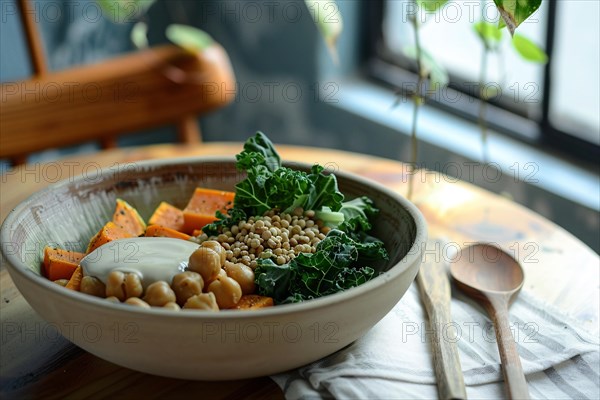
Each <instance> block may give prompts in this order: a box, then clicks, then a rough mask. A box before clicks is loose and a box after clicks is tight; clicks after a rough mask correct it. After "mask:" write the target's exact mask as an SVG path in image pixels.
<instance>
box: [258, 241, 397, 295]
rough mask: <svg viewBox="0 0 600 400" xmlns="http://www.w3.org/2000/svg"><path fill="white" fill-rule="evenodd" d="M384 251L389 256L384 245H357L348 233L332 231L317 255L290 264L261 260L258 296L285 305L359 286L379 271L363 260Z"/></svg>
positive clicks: (318, 249) (308, 255)
mask: <svg viewBox="0 0 600 400" xmlns="http://www.w3.org/2000/svg"><path fill="white" fill-rule="evenodd" d="M380 249H383V251H384V252H385V249H384V248H383V243H382V242H371V243H357V242H355V241H354V240H353V239H352V238H351V237H350V236H348V235H346V234H345V233H344V232H342V231H339V230H332V231H331V232H330V233H329V234H328V235H327V237H326V238H325V239H323V240H322V241H321V242H319V244H318V245H317V247H316V251H315V252H314V253H300V254H298V256H296V258H294V259H293V260H292V261H290V262H289V263H287V264H284V265H276V264H275V263H274V262H273V261H272V260H270V259H260V260H259V261H258V267H257V268H256V270H255V275H256V284H257V285H258V292H259V294H261V295H263V296H269V297H273V299H274V300H275V302H276V303H278V304H281V303H292V302H298V301H303V300H307V299H313V298H317V297H321V296H326V295H329V294H332V293H336V292H339V291H342V290H346V289H349V288H351V287H355V286H358V285H360V284H362V283H364V282H366V281H368V280H370V279H371V278H372V277H373V276H374V275H375V270H374V269H373V268H371V267H369V266H366V265H365V264H363V263H362V261H361V260H363V259H369V258H370V257H371V256H372V255H373V254H374V253H375V252H379V250H380ZM385 259H387V253H385Z"/></svg>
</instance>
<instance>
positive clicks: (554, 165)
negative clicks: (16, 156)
mask: <svg viewBox="0 0 600 400" xmlns="http://www.w3.org/2000/svg"><path fill="white" fill-rule="evenodd" d="M32 3H33V5H34V7H33V12H34V16H35V18H36V22H38V24H39V27H40V32H41V35H42V37H43V42H44V48H45V52H46V56H47V60H48V63H49V67H50V69H51V70H62V69H66V68H69V67H71V66H76V65H81V64H87V63H95V62H98V61H101V60H105V59H108V58H111V57H114V56H116V55H119V54H123V53H127V52H131V51H135V49H134V47H133V45H132V44H131V41H130V32H131V29H132V26H133V24H134V23H135V22H136V21H138V20H139V19H140V17H135V18H134V17H133V14H132V13H131V14H129V13H128V12H127V9H125V10H121V11H119V12H120V13H121V14H119V15H117V17H118V18H116V19H117V20H119V22H118V23H117V22H114V21H113V19H114V18H107V15H105V14H106V11H105V10H104V9H102V8H100V7H99V6H98V3H97V2H96V1H94V0H77V1H73V0H43V1H33V2H32ZM0 4H1V9H0V11H1V18H2V21H1V31H0V51H1V54H0V81H1V82H3V83H6V82H13V81H17V80H20V79H26V78H28V77H29V76H31V74H32V68H31V64H30V60H29V56H28V52H27V48H26V41H25V37H24V34H23V27H22V26H21V22H20V20H19V18H18V15H17V13H18V8H17V6H16V4H15V0H0ZM337 5H338V7H339V10H340V13H341V16H342V17H343V31H342V33H341V35H340V37H339V41H338V43H337V51H338V57H339V62H338V63H337V64H336V63H335V62H334V61H333V59H332V57H331V55H330V54H329V53H328V51H327V49H326V46H325V44H324V41H323V39H322V37H321V35H320V34H319V31H318V30H317V28H316V27H315V24H314V23H313V21H312V18H311V16H310V14H309V12H308V9H307V6H306V4H305V2H304V1H293V0H276V1H268V0H266V1H238V0H224V1H200V0H199V1H192V0H157V1H156V2H154V3H153V4H152V6H151V7H150V8H149V9H148V10H147V12H146V14H145V15H143V16H142V17H141V19H142V20H144V21H145V22H146V23H147V24H148V28H149V31H148V38H149V42H150V45H157V44H160V43H165V42H167V39H166V36H165V28H166V27H167V26H168V25H169V24H171V23H180V24H187V25H192V26H195V27H198V28H200V29H202V30H204V31H206V32H208V33H209V34H210V35H211V36H212V37H213V38H214V39H215V40H216V41H217V42H219V43H220V44H221V45H222V46H223V47H224V48H225V50H226V51H227V53H228V55H229V57H230V59H231V63H232V65H233V69H234V72H235V76H236V85H235V88H230V90H235V91H236V98H235V100H234V101H233V103H232V104H230V105H229V106H227V107H225V108H223V109H221V110H218V111H215V112H213V113H211V114H209V115H207V116H204V117H202V118H201V119H200V121H199V122H200V126H201V128H202V135H203V139H204V140H205V141H243V140H245V139H246V138H247V137H248V136H250V135H251V134H253V133H254V132H255V131H256V130H261V131H263V132H265V133H266V134H267V135H269V137H270V138H271V139H272V140H273V141H274V142H275V143H282V144H298V145H310V146H317V147H328V148H336V149H341V150H348V151H355V152H362V153H367V154H372V155H377V156H381V157H387V158H392V159H395V160H401V161H406V162H408V161H410V160H411V152H410V131H411V122H412V112H413V104H412V101H411V99H410V93H411V88H414V87H415V83H416V74H415V71H416V69H415V68H416V66H415V63H414V62H413V61H412V60H411V59H410V57H407V56H406V54H407V52H406V51H405V49H406V47H407V46H409V45H410V44H411V43H412V42H413V37H412V29H411V26H410V24H409V22H408V19H407V15H408V14H409V13H410V12H411V9H410V5H411V4H410V2H407V1H403V0H370V1H363V2H361V1H353V0H343V1H338V2H337ZM490 5H491V6H492V7H490ZM482 7H483V8H482ZM482 12H483V13H484V14H483V15H484V16H485V17H486V18H487V19H489V20H494V19H495V18H497V15H494V13H495V12H496V11H495V8H494V7H493V4H492V3H491V2H486V1H484V2H482V3H479V2H472V1H471V2H469V1H452V2H449V3H448V4H447V5H446V6H445V7H444V8H442V9H441V10H440V11H438V13H437V14H435V15H431V16H429V17H428V18H427V19H426V22H425V20H424V21H423V22H424V23H423V25H422V27H421V40H422V45H423V47H424V48H426V49H427V50H428V52H429V53H431V54H432V55H434V56H435V58H436V59H437V61H438V62H439V63H440V64H441V65H443V67H444V68H445V69H446V70H447V72H448V76H449V85H448V87H447V88H445V89H443V90H441V91H438V92H433V91H432V92H431V93H430V94H429V98H428V101H427V103H426V105H425V106H424V107H422V109H421V112H420V116H419V120H418V136H419V140H420V142H419V153H418V165H419V166H421V167H425V168H429V169H432V170H438V171H441V172H444V173H446V174H449V175H452V176H456V177H457V178H459V179H463V180H466V181H470V182H472V183H475V184H477V185H479V186H481V187H484V188H485V189H488V190H491V191H493V192H496V193H500V194H503V195H506V196H507V197H509V198H511V199H513V200H515V201H516V202H519V203H521V204H523V205H524V206H526V207H529V208H531V209H533V210H534V211H536V212H538V213H540V214H542V215H544V216H545V217H547V218H548V219H550V220H552V221H554V222H556V223H557V224H559V225H561V226H563V227H564V228H565V229H567V230H568V231H570V232H571V233H573V234H575V235H576V236H578V237H579V238H580V239H581V240H583V241H584V242H585V243H587V244H588V245H589V246H590V247H592V248H593V249H594V250H595V251H596V252H598V251H600V237H599V232H600V221H599V214H598V211H599V209H600V189H599V176H600V171H599V164H598V159H599V154H600V153H599V150H598V149H599V146H600V117H599V113H598V110H599V109H600V81H599V76H600V74H599V71H600V56H599V49H600V43H599V38H600V21H599V19H600V17H599V16H600V2H597V1H585V0H581V1H578V0H572V1H552V2H550V1H543V2H542V6H541V8H540V10H538V12H536V13H535V14H534V15H533V16H532V18H530V19H529V20H528V21H526V22H525V23H524V24H523V25H522V26H521V27H519V29H518V32H521V33H523V34H525V35H527V37H528V38H529V39H531V40H532V41H533V42H535V43H536V44H537V45H539V46H540V47H541V48H542V49H544V50H545V52H546V53H547V54H548V56H549V58H548V63H545V64H543V63H542V64H539V63H538V64H536V63H530V62H527V61H526V60H523V59H522V58H521V57H518V56H517V55H516V52H515V51H514V50H512V49H511V46H510V43H509V42H510V41H509V40H508V38H505V39H506V40H505V41H504V42H502V44H501V47H500V48H499V51H497V52H495V53H494V54H493V55H491V56H490V57H489V59H488V61H487V67H486V81H487V82H489V83H490V85H491V86H493V88H494V89H495V92H494V95H493V96H492V98H491V99H490V102H489V103H490V104H489V106H488V108H487V112H486V121H487V125H488V126H489V128H490V130H489V133H488V135H489V137H488V146H487V155H484V154H485V152H484V150H483V146H482V141H481V137H480V125H479V124H478V116H479V110H480V109H479V102H480V100H479V99H478V91H477V90H475V88H476V87H477V82H478V81H479V79H480V77H481V58H482V51H483V47H482V44H481V42H480V41H479V39H478V37H477V36H476V34H475V33H474V30H473V24H474V23H475V22H477V21H478V20H479V19H480V16H481V15H482ZM113 17H114V16H113ZM505 33H506V32H505ZM505 36H507V35H506V34H505ZM108 117H109V118H110V116H108ZM175 136H176V134H175V131H174V128H173V127H170V126H165V127H163V128H160V129H154V130H151V131H148V132H144V134H143V135H135V136H128V135H124V136H122V137H120V138H119V144H120V145H122V146H132V145H140V144H153V143H165V142H173V141H175ZM96 149H98V145H97V144H96V143H88V144H84V145H82V146H77V147H75V148H69V149H48V150H47V151H44V152H42V153H40V154H36V155H33V156H32V157H30V159H29V161H30V162H41V161H47V160H52V159H55V158H57V157H62V156H65V155H67V154H70V153H73V152H89V151H95V150H96ZM3 165H4V168H6V167H7V165H8V164H6V163H4V164H3Z"/></svg>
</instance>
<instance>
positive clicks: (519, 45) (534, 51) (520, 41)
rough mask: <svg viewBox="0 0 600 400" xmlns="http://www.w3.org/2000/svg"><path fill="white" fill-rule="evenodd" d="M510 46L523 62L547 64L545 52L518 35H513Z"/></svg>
mask: <svg viewBox="0 0 600 400" xmlns="http://www.w3.org/2000/svg"><path fill="white" fill-rule="evenodd" d="M512 44H513V46H514V47H515V49H516V50H517V52H518V53H519V54H520V55H521V57H523V58H524V59H525V60H527V61H531V62H535V63H540V64H545V63H547V62H548V55H546V52H544V50H542V49H541V48H540V47H539V46H538V45H537V44H535V43H533V42H532V41H531V40H529V39H527V38H526V37H525V36H523V35H519V34H516V35H514V36H513V39H512Z"/></svg>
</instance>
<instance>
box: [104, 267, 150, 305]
mask: <svg viewBox="0 0 600 400" xmlns="http://www.w3.org/2000/svg"><path fill="white" fill-rule="evenodd" d="M142 292H143V288H142V282H141V281H140V277H139V276H138V275H137V274H133V273H131V274H125V273H124V272H121V271H117V270H113V271H111V272H110V274H108V279H107V281H106V297H110V296H115V297H116V298H118V299H119V300H120V301H124V300H125V299H128V298H129V297H139V296H141V295H142Z"/></svg>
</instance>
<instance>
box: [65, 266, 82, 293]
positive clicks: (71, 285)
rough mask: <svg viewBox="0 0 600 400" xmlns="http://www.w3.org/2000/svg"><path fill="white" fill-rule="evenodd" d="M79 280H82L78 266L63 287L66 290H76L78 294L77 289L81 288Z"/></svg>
mask: <svg viewBox="0 0 600 400" xmlns="http://www.w3.org/2000/svg"><path fill="white" fill-rule="evenodd" d="M81 278H83V270H82V269H81V267H80V266H79V265H78V266H77V268H75V271H73V275H71V278H70V279H69V282H67V284H66V285H65V287H66V288H67V289H71V290H76V291H78V292H79V289H80V288H81Z"/></svg>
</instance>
